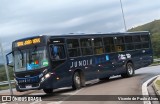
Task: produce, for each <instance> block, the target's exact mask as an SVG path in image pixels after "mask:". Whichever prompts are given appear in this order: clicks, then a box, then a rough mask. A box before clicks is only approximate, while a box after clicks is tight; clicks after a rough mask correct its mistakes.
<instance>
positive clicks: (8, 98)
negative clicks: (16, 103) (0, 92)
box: [2, 96, 12, 102]
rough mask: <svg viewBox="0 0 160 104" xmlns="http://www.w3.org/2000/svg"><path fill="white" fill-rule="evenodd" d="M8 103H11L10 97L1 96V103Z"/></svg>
mask: <svg viewBox="0 0 160 104" xmlns="http://www.w3.org/2000/svg"><path fill="white" fill-rule="evenodd" d="M9 101H12V97H11V96H2V102H9Z"/></svg>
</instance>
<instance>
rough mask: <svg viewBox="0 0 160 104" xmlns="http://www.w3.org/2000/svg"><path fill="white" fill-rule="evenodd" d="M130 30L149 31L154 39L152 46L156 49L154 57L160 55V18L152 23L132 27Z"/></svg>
mask: <svg viewBox="0 0 160 104" xmlns="http://www.w3.org/2000/svg"><path fill="white" fill-rule="evenodd" d="M128 31H149V32H150V33H151V34H152V35H151V40H152V47H153V50H154V57H155V58H157V57H160V20H154V21H152V22H150V23H147V24H144V25H141V26H138V27H135V28H132V29H130V30H128Z"/></svg>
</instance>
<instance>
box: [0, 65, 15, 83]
mask: <svg viewBox="0 0 160 104" xmlns="http://www.w3.org/2000/svg"><path fill="white" fill-rule="evenodd" d="M8 70H9V76H10V79H11V80H13V68H11V67H8ZM1 81H7V76H6V71H5V68H4V65H0V82H1Z"/></svg>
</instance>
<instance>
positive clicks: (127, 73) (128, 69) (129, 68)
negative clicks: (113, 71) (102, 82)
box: [121, 62, 135, 78]
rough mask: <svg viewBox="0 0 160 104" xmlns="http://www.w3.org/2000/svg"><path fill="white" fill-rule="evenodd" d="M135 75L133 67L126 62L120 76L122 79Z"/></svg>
mask: <svg viewBox="0 0 160 104" xmlns="http://www.w3.org/2000/svg"><path fill="white" fill-rule="evenodd" d="M134 73H135V69H134V65H133V63H132V62H127V63H126V65H125V73H123V74H121V76H122V77H124V78H127V77H132V76H133V75H134Z"/></svg>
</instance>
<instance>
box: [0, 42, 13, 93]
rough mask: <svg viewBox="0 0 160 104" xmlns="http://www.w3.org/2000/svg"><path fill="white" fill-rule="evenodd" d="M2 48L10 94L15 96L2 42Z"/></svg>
mask: <svg viewBox="0 0 160 104" xmlns="http://www.w3.org/2000/svg"><path fill="white" fill-rule="evenodd" d="M0 48H1V53H2V57H3V61H4V67H5V70H6V75H7V80H8V84H9V89H10V94H11V95H13V91H12V86H11V82H10V78H9V73H8V67H7V64H6V58H5V56H4V52H3V47H2V44H1V41H0Z"/></svg>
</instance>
